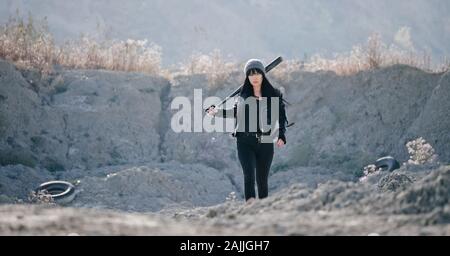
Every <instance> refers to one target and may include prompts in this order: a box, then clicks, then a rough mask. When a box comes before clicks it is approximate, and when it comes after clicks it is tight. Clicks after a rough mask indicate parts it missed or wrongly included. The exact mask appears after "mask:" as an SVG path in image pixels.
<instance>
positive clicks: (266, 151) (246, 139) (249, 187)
mask: <svg viewBox="0 0 450 256" xmlns="http://www.w3.org/2000/svg"><path fill="white" fill-rule="evenodd" d="M236 143H237V151H238V157H239V161H240V162H241V166H242V171H243V172H244V188H245V200H248V199H249V198H252V197H253V198H255V169H256V184H257V186H258V197H259V198H266V197H267V195H268V189H269V188H268V187H269V184H268V178H269V170H270V165H271V164H272V159H273V153H274V144H273V143H260V142H258V139H257V138H256V137H251V136H240V137H237V142H236Z"/></svg>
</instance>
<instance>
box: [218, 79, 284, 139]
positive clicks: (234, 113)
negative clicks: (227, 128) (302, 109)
mask: <svg viewBox="0 0 450 256" xmlns="http://www.w3.org/2000/svg"><path fill="white" fill-rule="evenodd" d="M266 94H267V95H262V96H263V97H267V110H266V111H265V112H266V113H267V123H268V124H272V118H271V111H270V110H271V105H272V101H271V97H277V98H278V104H279V115H278V116H279V130H278V138H279V139H282V140H283V141H284V143H285V144H286V134H285V133H286V123H287V117H286V108H285V107H286V106H285V104H284V102H283V94H282V93H281V92H280V90H278V89H276V88H273V90H272V91H270V93H266ZM252 96H254V95H252V94H251V93H249V92H247V93H241V94H240V96H239V97H238V98H237V99H236V101H235V103H234V106H233V108H230V109H220V110H219V111H218V112H217V114H216V116H217V117H223V118H235V120H236V123H235V131H234V133H233V135H234V136H236V135H238V133H240V132H244V131H240V129H239V128H240V127H242V126H241V125H242V124H240V122H244V121H245V131H248V128H249V121H250V120H249V116H250V115H249V114H248V111H249V108H248V105H246V104H243V102H244V100H246V99H247V98H248V97H252ZM244 107H245V108H244ZM242 111H245V119H243V118H238V117H240V116H241V114H243V113H244V112H242ZM263 113H264V112H263ZM274 121H276V120H274ZM272 125H273V124H272Z"/></svg>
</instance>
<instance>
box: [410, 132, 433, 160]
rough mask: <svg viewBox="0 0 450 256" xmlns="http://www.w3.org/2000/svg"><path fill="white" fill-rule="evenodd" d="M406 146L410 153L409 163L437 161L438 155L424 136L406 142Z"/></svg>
mask: <svg viewBox="0 0 450 256" xmlns="http://www.w3.org/2000/svg"><path fill="white" fill-rule="evenodd" d="M406 148H407V149H408V153H409V160H408V163H409V164H414V165H419V164H425V163H434V162H436V161H437V158H438V156H437V155H436V154H435V152H434V149H433V147H432V146H431V145H430V144H429V143H427V142H426V141H425V140H424V139H423V138H422V137H420V138H417V139H415V140H412V141H409V142H408V143H406Z"/></svg>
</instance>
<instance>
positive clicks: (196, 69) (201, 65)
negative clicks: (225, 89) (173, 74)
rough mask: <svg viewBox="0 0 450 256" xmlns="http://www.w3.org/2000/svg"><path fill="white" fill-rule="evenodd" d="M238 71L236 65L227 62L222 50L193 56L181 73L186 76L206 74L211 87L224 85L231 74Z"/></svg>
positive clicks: (183, 66)
mask: <svg viewBox="0 0 450 256" xmlns="http://www.w3.org/2000/svg"><path fill="white" fill-rule="evenodd" d="M237 69H238V65H237V64H236V63H233V62H230V61H226V60H225V58H224V57H223V56H222V53H221V52H220V50H217V49H216V50H214V51H212V52H211V53H209V54H193V55H191V57H190V59H189V60H188V61H187V62H186V63H184V64H182V67H181V73H182V74H184V75H194V74H205V75H206V76H207V77H208V84H209V86H210V87H213V88H214V87H218V86H220V85H222V84H223V83H224V82H225V81H226V80H227V79H228V78H229V77H230V76H231V74H232V73H233V72H234V71H236V70H237Z"/></svg>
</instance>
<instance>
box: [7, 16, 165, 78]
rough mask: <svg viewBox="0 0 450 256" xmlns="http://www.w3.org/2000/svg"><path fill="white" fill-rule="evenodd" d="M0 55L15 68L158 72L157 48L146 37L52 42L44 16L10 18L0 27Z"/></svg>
mask: <svg viewBox="0 0 450 256" xmlns="http://www.w3.org/2000/svg"><path fill="white" fill-rule="evenodd" d="M0 58H3V59H6V60H9V61H11V62H13V63H15V64H16V65H17V66H18V67H19V68H24V69H30V68H35V69H38V70H40V71H41V72H42V73H50V72H51V71H52V69H53V65H61V66H64V67H67V68H77V69H108V70H120V71H128V72H143V73H148V74H153V75H159V74H160V72H161V68H160V63H161V48H160V47H158V46H157V45H155V44H148V43H147V41H146V40H131V39H129V40H126V41H115V40H104V41H102V42H97V41H95V40H93V39H91V38H89V37H82V38H80V39H78V40H74V41H68V42H66V43H64V44H63V45H62V46H58V45H56V44H55V43H54V40H53V36H52V35H51V33H50V32H49V30H48V27H47V21H46V20H45V19H44V20H42V21H39V22H35V21H34V20H33V19H32V18H29V19H28V21H27V22H24V21H23V19H22V18H13V19H10V20H9V21H8V22H7V23H6V24H5V25H4V26H3V27H1V29H0Z"/></svg>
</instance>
